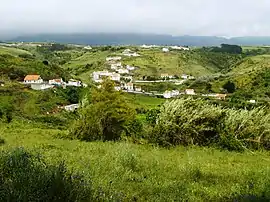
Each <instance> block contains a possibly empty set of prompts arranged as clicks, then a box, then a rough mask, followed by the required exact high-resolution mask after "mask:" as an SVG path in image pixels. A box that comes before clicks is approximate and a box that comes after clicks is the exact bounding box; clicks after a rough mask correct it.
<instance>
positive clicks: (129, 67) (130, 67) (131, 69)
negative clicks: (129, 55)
mask: <svg viewBox="0 0 270 202" xmlns="http://www.w3.org/2000/svg"><path fill="white" fill-rule="evenodd" d="M126 68H127V70H129V71H133V70H135V67H133V66H130V65H127V67H126Z"/></svg>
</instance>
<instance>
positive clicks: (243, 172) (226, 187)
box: [0, 122, 270, 201]
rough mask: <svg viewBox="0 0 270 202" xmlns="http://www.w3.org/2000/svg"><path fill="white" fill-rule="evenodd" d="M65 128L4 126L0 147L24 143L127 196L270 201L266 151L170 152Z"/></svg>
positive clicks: (204, 150)
mask: <svg viewBox="0 0 270 202" xmlns="http://www.w3.org/2000/svg"><path fill="white" fill-rule="evenodd" d="M65 132H66V131H60V130H52V129H46V128H45V127H40V125H39V126H37V125H32V124H27V123H20V122H14V123H12V124H10V125H1V128H0V136H1V137H2V138H3V139H4V140H5V142H6V143H5V144H4V145H3V146H1V149H2V150H6V149H10V148H14V147H24V148H27V149H29V150H34V151H39V152H41V153H42V155H43V156H45V158H46V159H47V160H48V161H49V162H58V161H63V160H64V161H65V162H66V164H67V165H68V167H69V168H71V169H73V170H76V171H80V172H82V173H83V174H84V176H86V177H87V178H90V179H92V180H93V184H94V186H95V187H101V188H103V189H104V190H106V191H108V192H111V193H122V195H123V196H125V197H126V198H125V200H138V201H145V200H147V201H186V200H189V201H232V200H233V199H234V198H237V197H239V198H241V199H242V200H244V199H245V200H248V199H250V200H251V199H254V200H255V199H256V200H257V201H261V200H263V199H264V200H266V201H267V200H269V198H263V192H265V193H268V192H267V191H269V190H268V188H269V186H268V185H269V183H270V181H269V174H270V168H269V165H270V162H269V158H268V156H269V153H267V152H254V153H251V152H250V153H249V152H247V153H234V152H226V151H223V152H222V151H218V150H216V149H210V148H198V147H194V148H184V147H177V148H173V149H169V150H167V149H161V148H156V147H153V146H150V145H135V144H131V143H127V142H118V143H113V142H107V143H102V142H95V143H85V142H79V141H76V140H65V139H58V138H57V136H59V137H60V136H61V134H63V133H65ZM252 196H253V198H252ZM267 196H269V195H267ZM245 197H246V198H245ZM248 197H249V198H248ZM260 197H262V198H260Z"/></svg>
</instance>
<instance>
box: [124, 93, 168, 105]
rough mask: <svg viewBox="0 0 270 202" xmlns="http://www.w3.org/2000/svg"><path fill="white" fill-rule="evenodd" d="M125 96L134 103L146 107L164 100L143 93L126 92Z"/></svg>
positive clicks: (159, 103)
mask: <svg viewBox="0 0 270 202" xmlns="http://www.w3.org/2000/svg"><path fill="white" fill-rule="evenodd" d="M125 96H126V97H127V98H128V99H129V100H130V102H131V103H133V104H134V105H138V106H141V107H146V108H155V107H158V106H159V105H161V104H163V103H164V102H165V99H163V98H156V97H150V96H145V95H133V94H126V95H125Z"/></svg>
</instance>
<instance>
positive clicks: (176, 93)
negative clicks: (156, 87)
mask: <svg viewBox="0 0 270 202" xmlns="http://www.w3.org/2000/svg"><path fill="white" fill-rule="evenodd" d="M179 95H196V93H195V90H194V89H186V90H185V91H184V92H180V91H178V90H172V91H168V90H167V91H165V92H164V93H163V97H164V98H166V99H170V98H174V97H177V96H179Z"/></svg>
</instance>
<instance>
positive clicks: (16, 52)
mask: <svg viewBox="0 0 270 202" xmlns="http://www.w3.org/2000/svg"><path fill="white" fill-rule="evenodd" d="M5 54H9V55H13V56H19V55H32V54H31V53H30V52H28V51H25V50H22V49H19V48H10V47H4V46H0V55H5Z"/></svg>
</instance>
